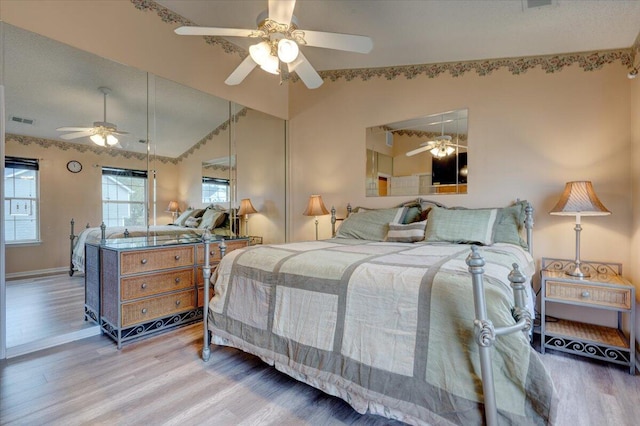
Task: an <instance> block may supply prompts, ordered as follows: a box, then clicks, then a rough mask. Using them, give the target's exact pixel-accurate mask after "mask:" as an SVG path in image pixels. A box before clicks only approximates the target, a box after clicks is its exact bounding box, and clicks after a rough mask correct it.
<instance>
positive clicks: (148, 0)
mask: <svg viewBox="0 0 640 426" xmlns="http://www.w3.org/2000/svg"><path fill="white" fill-rule="evenodd" d="M130 1H131V3H133V5H134V6H135V7H136V9H138V10H142V11H145V12H147V11H153V12H156V13H157V14H158V16H159V17H160V18H161V19H162V20H163V21H164V22H166V23H170V24H176V23H177V24H181V25H195V23H194V22H192V21H190V20H189V19H186V18H184V17H183V16H181V15H179V14H177V13H175V12H173V11H171V10H169V9H167V8H166V7H164V6H161V5H159V4H157V3H156V2H155V1H153V0H130ZM204 38H205V40H206V42H207V43H209V44H212V45H216V44H217V45H220V46H221V47H222V48H223V49H224V51H225V52H226V53H238V54H240V56H242V57H243V58H244V57H246V56H247V52H246V51H245V50H244V49H242V48H240V47H239V46H236V45H234V44H232V43H229V42H228V41H226V40H224V39H222V38H220V37H210V36H205V37H204ZM638 52H640V34H639V36H638V39H636V42H635V43H634V45H633V46H631V47H630V48H627V49H614V50H605V51H593V52H577V53H567V54H560V55H547V56H531V57H518V58H500V59H486V60H476V61H463V62H445V63H434V64H418V65H401V66H393V67H379V68H357V69H344V70H328V71H320V72H319V73H318V74H320V77H322V79H323V80H329V81H332V82H335V81H338V80H340V79H344V80H345V81H352V80H356V79H360V80H362V81H368V80H371V79H373V78H385V79H387V80H394V79H396V78H398V77H405V78H406V79H407V80H411V79H414V78H416V77H418V76H421V75H425V76H427V77H429V78H435V77H438V76H439V75H442V74H445V73H448V74H450V75H451V76H452V77H460V76H462V75H464V74H465V73H467V72H475V73H476V74H478V75H479V76H487V75H490V74H491V73H492V72H493V71H497V70H499V69H503V68H506V69H507V70H508V71H509V72H511V74H513V75H520V74H524V73H526V72H527V71H528V70H530V69H533V68H536V67H540V68H542V69H543V70H544V71H545V72H546V73H548V74H551V73H554V72H558V71H562V70H563V69H564V68H565V67H568V66H570V65H574V64H577V65H578V66H579V67H580V68H582V69H583V70H584V71H594V70H598V69H601V68H602V67H603V66H604V65H607V64H612V63H614V62H616V61H620V62H621V63H622V65H626V66H627V67H629V68H631V67H633V65H634V61H635V57H636V53H638ZM288 79H290V80H292V81H294V82H295V81H299V80H300V78H299V77H298V76H297V74H295V73H294V74H292V75H291V76H290V77H289V78H288Z"/></svg>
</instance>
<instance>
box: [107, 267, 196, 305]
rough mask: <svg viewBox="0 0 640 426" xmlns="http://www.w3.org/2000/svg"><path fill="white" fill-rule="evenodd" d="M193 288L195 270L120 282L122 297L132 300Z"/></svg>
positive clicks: (171, 272) (127, 278)
mask: <svg viewBox="0 0 640 426" xmlns="http://www.w3.org/2000/svg"><path fill="white" fill-rule="evenodd" d="M193 286H194V282H193V268H187V269H179V270H175V271H168V272H160V273H157V274H147V275H139V276H133V277H126V278H122V279H121V280H120V297H121V298H122V300H131V299H137V298H140V297H144V296H153V295H154V294H159V293H165V292H168V291H175V290H183V289H188V288H191V287H193Z"/></svg>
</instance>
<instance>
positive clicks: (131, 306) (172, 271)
mask: <svg viewBox="0 0 640 426" xmlns="http://www.w3.org/2000/svg"><path fill="white" fill-rule="evenodd" d="M220 242H221V240H220V239H213V240H211V243H210V250H209V262H210V265H212V267H213V268H215V266H216V265H217V264H218V262H219V261H220V259H221V257H222V254H221V250H220V247H219V244H220ZM225 245H226V251H225V253H228V252H230V251H232V250H235V249H237V248H240V247H246V246H247V245H248V239H247V238H239V239H228V240H225ZM85 249H86V252H85V253H86V255H85V262H86V264H85V271H88V273H86V274H85V294H86V296H85V317H86V318H87V319H92V320H94V321H96V322H97V323H98V324H99V325H100V327H101V328H102V330H103V332H105V333H106V334H107V335H108V336H110V337H111V338H113V339H114V340H115V341H116V343H117V344H118V349H120V348H121V347H122V344H123V343H124V342H127V341H129V340H133V339H137V338H140V337H143V336H148V335H150V334H155V333H159V332H162V331H166V330H168V329H171V328H173V327H177V326H181V325H185V324H189V323H192V322H195V321H199V320H201V319H202V313H203V306H204V305H205V301H204V296H203V295H204V278H203V266H202V265H203V264H204V262H205V257H204V244H203V243H202V241H201V240H200V239H199V238H195V237H191V238H182V239H180V240H179V241H177V240H176V239H175V238H169V237H167V238H164V237H155V238H148V239H147V238H125V239H117V240H109V241H107V242H106V243H104V244H102V245H100V244H87V246H86V247H85Z"/></svg>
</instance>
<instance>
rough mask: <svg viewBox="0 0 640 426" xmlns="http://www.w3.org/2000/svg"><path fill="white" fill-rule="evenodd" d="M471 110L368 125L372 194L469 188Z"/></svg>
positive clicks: (450, 191)
mask: <svg viewBox="0 0 640 426" xmlns="http://www.w3.org/2000/svg"><path fill="white" fill-rule="evenodd" d="M467 123H468V110H467V109H459V110H455V111H446V112H441V113H437V114H430V115H426V116H423V117H417V118H413V119H410V120H404V121H399V122H395V123H387V124H382V125H379V126H373V127H369V128H367V129H366V154H365V155H366V176H365V178H366V180H365V182H366V194H367V197H384V196H396V195H397V196H404V195H411V196H413V195H434V194H466V193H467V182H468V178H469V175H468V173H469V170H468V167H467V156H468V151H469V149H468V140H467V129H468V124H467Z"/></svg>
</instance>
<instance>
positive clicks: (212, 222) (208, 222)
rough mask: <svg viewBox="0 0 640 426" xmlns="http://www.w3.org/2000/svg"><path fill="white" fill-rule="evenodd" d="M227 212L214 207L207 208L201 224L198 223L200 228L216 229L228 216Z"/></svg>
mask: <svg viewBox="0 0 640 426" xmlns="http://www.w3.org/2000/svg"><path fill="white" fill-rule="evenodd" d="M226 215H227V214H226V213H225V212H223V211H220V210H214V209H205V211H204V214H203V215H202V220H201V221H200V225H198V229H209V230H211V229H214V228H217V227H218V226H220V225H222V223H223V222H224V220H225V218H226Z"/></svg>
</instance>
